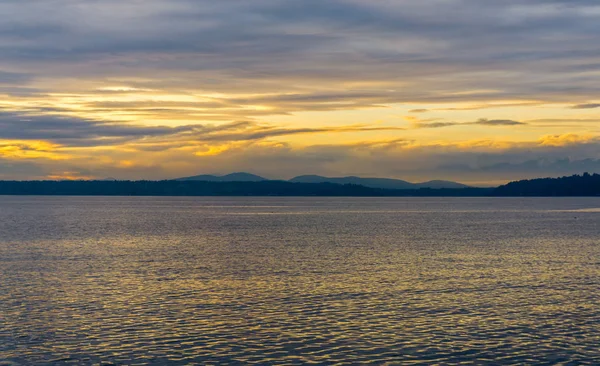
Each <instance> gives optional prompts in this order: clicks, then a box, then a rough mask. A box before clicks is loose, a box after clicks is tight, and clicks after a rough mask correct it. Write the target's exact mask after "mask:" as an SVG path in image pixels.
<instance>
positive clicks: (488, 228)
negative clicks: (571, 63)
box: [0, 198, 600, 365]
mask: <svg viewBox="0 0 600 366" xmlns="http://www.w3.org/2000/svg"><path fill="white" fill-rule="evenodd" d="M593 200H595V201H600V200H598V199H592V201H593ZM239 201H243V202H242V203H244V204H245V205H243V206H244V207H240V204H239V203H240V202H239ZM593 203H596V205H595V206H596V207H598V206H600V202H590V200H586V201H581V200H554V201H552V200H550V201H540V200H532V201H531V202H529V203H528V206H529V209H523V208H522V203H521V202H518V201H512V200H510V199H507V200H501V201H497V200H494V201H492V202H489V201H488V202H486V201H482V200H468V199H459V200H443V199H440V200H438V201H435V200H433V201H432V200H427V199H412V200H411V199H408V200H406V199H398V200H391V201H390V200H372V199H371V200H360V199H331V200H326V199H325V200H323V199H321V200H314V201H311V200H310V199H283V198H273V199H268V200H267V199H265V200H260V199H254V200H253V199H225V198H222V199H171V200H170V201H169V200H166V199H151V198H131V199H123V198H120V199H117V198H113V199H102V200H100V199H94V198H69V199H66V198H54V199H51V198H45V199H40V198H36V199H33V198H0V204H1V205H2V208H3V209H2V210H1V212H0V219H1V220H0V222H1V223H0V232H1V233H2V236H0V258H1V259H0V274H1V278H2V291H0V310H2V312H1V315H2V316H1V320H0V360H3V361H5V362H8V363H11V364H12V363H14V364H18V365H29V364H49V363H50V364H53V363H54V364H69V363H72V364H95V363H100V362H111V363H114V364H134V363H137V364H190V363H191V364H198V363H201V364H211V363H212V364H240V363H242V364H243V363H255V364H348V365H352V364H367V363H371V364H436V363H437V364H448V363H465V364H469V363H471V364H485V363H489V364H498V363H521V364H523V363H525V364H527V363H563V364H567V363H569V362H571V363H577V364H585V363H587V364H598V363H600V350H599V349H598V346H597V345H598V344H600V332H598V326H599V323H600V310H599V308H598V307H597V306H596V304H598V303H599V300H600V299H599V297H600V296H599V295H600V291H599V288H600V286H599V285H600V276H599V275H600V261H599V260H598V258H600V245H599V242H598V238H599V237H600V235H599V233H600V232H599V227H598V223H599V222H600V220H599V218H600V216H599V214H598V213H597V212H581V213H579V214H578V219H577V220H575V219H574V218H573V214H572V212H571V211H572V210H577V209H585V208H586V207H589V206H590V205H592V204H593ZM267 204H268V205H269V206H270V207H269V208H268V209H269V211H272V214H270V215H252V213H253V212H264V210H265V208H264V206H266V205H267ZM586 205H587V206H586ZM234 206H237V207H234ZM360 208H363V209H364V211H361V210H360ZM298 213H301V215H290V214H298Z"/></svg>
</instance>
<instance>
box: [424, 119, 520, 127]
mask: <svg viewBox="0 0 600 366" xmlns="http://www.w3.org/2000/svg"><path fill="white" fill-rule="evenodd" d="M413 125H414V127H416V128H442V127H452V126H469V125H470V126H472V125H481V126H492V127H497V126H524V125H527V123H525V122H519V121H513V120H510V119H486V118H481V119H479V120H477V121H475V122H417V123H414V124H413Z"/></svg>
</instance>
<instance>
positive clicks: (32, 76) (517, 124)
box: [0, 0, 600, 184]
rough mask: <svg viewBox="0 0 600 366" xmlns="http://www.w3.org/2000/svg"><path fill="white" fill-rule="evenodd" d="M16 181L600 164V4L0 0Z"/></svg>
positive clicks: (543, 171) (1, 117)
mask: <svg viewBox="0 0 600 366" xmlns="http://www.w3.org/2000/svg"><path fill="white" fill-rule="evenodd" d="M0 13H1V14H3V15H6V16H3V17H2V18H3V19H2V20H0V179H47V178H49V179H78V178H107V177H115V178H118V179H166V178H175V177H180V176H189V175H196V174H226V173H230V172H235V171H248V172H252V173H255V174H259V175H263V176H265V177H268V178H291V177H293V176H295V175H301V174H320V175H326V176H345V175H359V176H379V177H394V178H400V179H405V180H409V181H425V180H430V179H448V180H456V181H460V182H465V183H472V184H496V183H500V182H505V181H509V180H514V179H520V178H528V177H539V176H560V175H566V174H573V173H582V172H584V171H590V172H592V171H596V172H597V171H600V123H599V122H600V48H599V47H598V46H597V43H598V37H599V36H600V4H597V2H594V1H589V0H569V1H566V0H565V1H559V0H556V1H554V0H544V1H542V0H527V1H526V0H521V1H517V0H506V1H481V0H426V1H419V2H416V1H412V0H411V1H408V0H394V1H392V0H380V1H359V0H328V1H322V0H297V1H296V0H294V1H292V0H253V1H242V0H229V1H219V2H215V1H204V0H194V1H192V0H168V1H167V0H144V1H142V0H121V1H116V0H104V1H84V0H47V1H41V0H40V1H37V0H32V1H3V2H0Z"/></svg>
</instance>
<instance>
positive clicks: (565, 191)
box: [0, 173, 600, 197]
mask: <svg viewBox="0 0 600 366" xmlns="http://www.w3.org/2000/svg"><path fill="white" fill-rule="evenodd" d="M209 177H214V176H209ZM216 178H217V179H234V181H223V180H217V181H207V180H194V179H191V180H164V181H113V180H96V181H84V180H78V181H0V195H70V196H74V195H75V196H333V197H335V196H346V197H353V196H356V197H491V196H496V197H502V196H523V197H525V196H530V197H534V196H600V175H598V174H588V173H585V174H583V175H581V176H579V175H574V176H571V177H562V178H545V179H533V180H523V181H518V182H512V183H509V184H506V185H503V186H500V187H498V188H417V189H415V188H409V189H385V188H373V187H366V186H364V185H358V184H336V183H330V182H322V183H294V182H287V181H274V180H265V179H264V178H261V177H258V176H252V175H250V174H247V173H236V174H233V175H229V176H224V177H216ZM236 179H255V180H257V181H236ZM259 179H262V180H259ZM392 181H394V180H393V179H392ZM384 183H387V182H386V180H384ZM396 183H397V182H396ZM429 183H431V182H429ZM397 184H400V183H397ZM409 184H412V183H409Z"/></svg>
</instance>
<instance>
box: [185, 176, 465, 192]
mask: <svg viewBox="0 0 600 366" xmlns="http://www.w3.org/2000/svg"><path fill="white" fill-rule="evenodd" d="M176 180H178V181H205V182H262V181H266V180H268V179H266V178H263V177H260V176H258V175H255V174H250V173H243V172H241V173H233V174H228V175H223V176H217V175H196V176H193V177H185V178H178V179H176ZM289 182H292V183H333V184H356V185H361V186H364V187H369V188H380V189H420V188H433V189H442V188H452V189H459V188H468V186H466V185H464V184H460V183H456V182H449V181H443V180H432V181H429V182H424V183H410V182H407V181H404V180H400V179H389V178H361V177H341V178H328V177H322V176H319V175H301V176H298V177H295V178H292V179H290V180H289Z"/></svg>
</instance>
